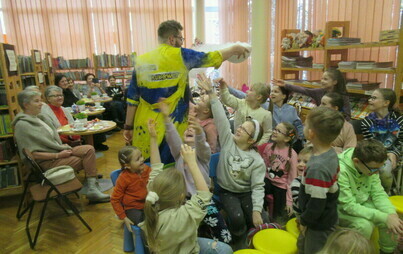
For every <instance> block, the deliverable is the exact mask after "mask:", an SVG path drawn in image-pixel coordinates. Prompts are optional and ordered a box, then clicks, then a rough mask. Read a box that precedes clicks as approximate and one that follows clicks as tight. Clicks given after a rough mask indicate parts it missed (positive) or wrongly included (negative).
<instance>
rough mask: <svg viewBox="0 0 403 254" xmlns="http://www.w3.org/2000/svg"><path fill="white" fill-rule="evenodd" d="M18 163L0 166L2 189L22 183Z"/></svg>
mask: <svg viewBox="0 0 403 254" xmlns="http://www.w3.org/2000/svg"><path fill="white" fill-rule="evenodd" d="M18 174H19V173H18V167H17V165H15V166H14V165H6V166H3V167H1V168H0V189H2V188H7V187H10V186H18V185H20V181H19V177H18Z"/></svg>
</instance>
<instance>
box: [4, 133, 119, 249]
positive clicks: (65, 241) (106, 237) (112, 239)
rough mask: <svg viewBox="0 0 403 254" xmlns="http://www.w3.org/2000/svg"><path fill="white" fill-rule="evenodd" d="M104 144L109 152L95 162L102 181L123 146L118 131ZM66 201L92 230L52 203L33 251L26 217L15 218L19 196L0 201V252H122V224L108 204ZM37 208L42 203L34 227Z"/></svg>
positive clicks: (111, 169)
mask: <svg viewBox="0 0 403 254" xmlns="http://www.w3.org/2000/svg"><path fill="white" fill-rule="evenodd" d="M105 144H107V145H108V146H109V150H108V151H106V152H103V154H104V156H103V157H101V158H98V159H97V168H98V172H99V173H100V174H103V175H104V178H109V174H110V172H111V171H113V170H114V169H117V168H119V163H118V160H117V153H118V151H119V149H120V148H121V147H122V146H124V141H123V136H122V131H121V132H115V133H114V134H113V135H112V136H111V137H109V138H108V140H107V142H106V143H105ZM82 177H83V173H80V177H79V178H80V179H81V178H82ZM108 192H109V193H111V192H112V190H109V191H108ZM70 199H71V200H72V202H73V203H74V204H75V205H76V206H77V207H78V208H79V209H80V210H81V216H82V217H83V218H84V220H86V221H87V223H88V224H89V225H90V226H91V227H92V230H93V231H92V232H89V231H88V230H87V228H85V226H84V225H83V224H82V223H81V222H80V221H79V220H78V218H77V217H76V216H74V215H70V216H66V215H65V213H64V212H63V211H62V210H61V209H60V208H59V207H58V206H57V205H56V204H55V203H54V202H53V201H52V202H50V204H49V206H48V208H47V211H46V214H45V219H44V222H43V225H42V229H41V232H40V234H39V238H38V242H37V244H36V247H35V250H36V251H32V250H31V249H30V247H29V244H28V238H27V236H26V233H25V221H26V218H27V215H24V216H23V217H22V219H21V220H20V221H18V220H17V219H16V217H15V214H16V211H17V208H18V201H19V200H20V196H12V197H2V198H0V253H124V252H123V224H122V222H121V221H120V220H118V219H117V218H116V217H115V214H114V212H113V209H112V206H111V204H110V203H104V204H96V205H88V201H87V200H86V199H85V197H81V198H80V199H78V198H76V197H74V196H71V197H70ZM40 208H42V204H38V205H37V206H35V211H36V212H37V213H34V214H33V217H32V220H33V221H34V222H35V224H34V225H35V226H36V223H37V222H38V220H39V213H38V211H39V210H40ZM33 230H34V229H32V231H33Z"/></svg>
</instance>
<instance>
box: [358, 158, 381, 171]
mask: <svg viewBox="0 0 403 254" xmlns="http://www.w3.org/2000/svg"><path fill="white" fill-rule="evenodd" d="M359 160H360V159H359ZM360 161H361V163H362V164H364V166H365V167H366V168H367V169H368V170H369V171H370V172H371V173H375V172H378V171H379V170H380V168H370V167H368V165H367V164H366V163H365V162H363V161H362V160H360Z"/></svg>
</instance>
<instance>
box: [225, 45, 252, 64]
mask: <svg viewBox="0 0 403 254" xmlns="http://www.w3.org/2000/svg"><path fill="white" fill-rule="evenodd" d="M220 53H221V55H222V60H223V61H226V60H228V58H230V57H231V56H233V55H236V56H238V58H240V57H241V56H242V57H245V55H246V54H247V53H249V50H248V49H247V48H245V47H243V46H241V45H239V44H236V45H233V46H231V47H228V48H225V49H222V50H220Z"/></svg>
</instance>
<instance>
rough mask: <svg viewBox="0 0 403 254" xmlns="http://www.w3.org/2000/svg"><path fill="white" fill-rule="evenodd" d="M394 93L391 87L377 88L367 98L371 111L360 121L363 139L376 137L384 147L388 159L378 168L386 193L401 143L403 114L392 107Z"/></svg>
mask: <svg viewBox="0 0 403 254" xmlns="http://www.w3.org/2000/svg"><path fill="white" fill-rule="evenodd" d="M395 103H396V94H395V92H394V91H393V90H392V89H388V88H378V89H376V90H375V91H374V92H373V93H372V96H371V97H370V98H369V100H368V109H369V110H370V111H372V113H370V114H369V115H368V116H367V117H365V119H364V120H362V122H361V130H362V134H363V135H364V138H365V139H376V140H378V141H380V142H381V143H382V144H383V145H384V146H385V148H386V150H387V154H388V159H387V160H386V162H385V165H384V166H383V167H382V168H381V170H380V178H381V182H382V186H383V187H384V188H385V191H386V192H387V193H389V192H390V190H391V188H392V183H393V173H392V170H393V169H395V168H396V166H397V163H398V161H399V158H401V151H402V145H403V116H402V115H401V114H400V113H399V111H398V109H395V108H394V105H395Z"/></svg>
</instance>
